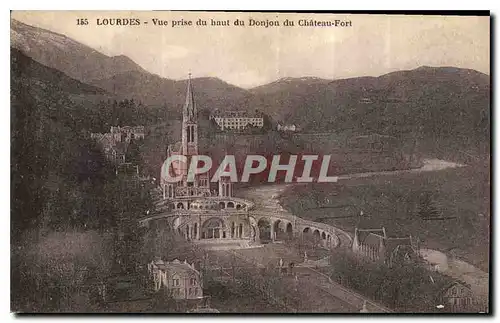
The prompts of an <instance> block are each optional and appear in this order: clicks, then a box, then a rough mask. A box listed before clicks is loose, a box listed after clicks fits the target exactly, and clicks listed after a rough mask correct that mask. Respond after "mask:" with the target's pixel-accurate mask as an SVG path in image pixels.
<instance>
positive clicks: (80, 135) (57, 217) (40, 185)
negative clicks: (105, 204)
mask: <svg viewBox="0 0 500 323" xmlns="http://www.w3.org/2000/svg"><path fill="white" fill-rule="evenodd" d="M101 92H104V91H103V90H100V89H96V88H95V87H93V86H90V85H87V84H83V83H81V82H79V81H77V80H74V79H72V78H70V77H68V76H66V75H65V74H63V73H61V72H60V71H58V70H55V69H52V68H50V67H47V66H43V65H41V64H39V63H37V62H35V61H34V60H32V59H31V58H29V57H26V56H25V55H24V54H23V53H21V52H20V51H18V50H16V49H12V50H11V129H12V132H11V177H12V182H11V192H12V208H11V210H12V216H11V225H12V231H11V232H12V239H13V241H15V240H16V239H19V238H20V234H21V233H22V232H23V231H24V230H26V229H29V228H32V227H37V228H40V229H41V230H44V229H46V228H49V227H50V228H53V229H60V228H61V227H65V226H66V225H69V224H71V225H77V224H82V223H84V222H85V221H87V220H88V219H87V216H89V215H90V214H91V213H86V216H82V214H80V213H79V209H80V208H81V207H84V205H83V204H82V196H83V195H82V187H80V185H79V183H80V181H82V180H88V179H90V178H94V177H95V178H97V177H100V176H103V175H104V174H103V173H102V172H101V170H103V168H102V167H103V165H104V164H105V162H104V160H102V158H101V156H100V153H99V152H97V151H96V150H95V149H94V147H93V144H92V143H91V142H90V140H89V139H87V138H86V135H85V133H86V130H87V127H88V125H89V124H91V123H92V119H91V118H89V117H88V112H89V110H88V109H89V108H88V107H86V106H84V105H81V104H78V103H76V102H75V101H74V100H73V99H72V97H73V96H78V95H79V96H83V97H89V96H92V97H93V96H94V95H95V93H101ZM92 160H93V161H92ZM93 189H95V188H93ZM88 194H89V195H86V196H87V197H88V198H91V199H92V198H93V197H92V194H91V193H88ZM89 205H90V204H89ZM75 216H76V218H75Z"/></svg>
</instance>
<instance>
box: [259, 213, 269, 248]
mask: <svg viewBox="0 0 500 323" xmlns="http://www.w3.org/2000/svg"><path fill="white" fill-rule="evenodd" d="M257 227H258V228H259V238H260V242H263V243H267V242H269V241H271V221H269V219H267V218H261V219H259V221H258V222H257Z"/></svg>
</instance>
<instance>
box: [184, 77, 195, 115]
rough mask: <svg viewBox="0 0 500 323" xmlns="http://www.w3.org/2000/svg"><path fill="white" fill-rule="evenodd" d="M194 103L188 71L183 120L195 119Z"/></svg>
mask: <svg viewBox="0 0 500 323" xmlns="http://www.w3.org/2000/svg"><path fill="white" fill-rule="evenodd" d="M196 114H197V113H196V105H195V103H194V94H193V86H192V84H191V73H189V78H188V84H187V90H186V102H185V103H184V109H183V117H184V122H186V121H188V122H195V121H196Z"/></svg>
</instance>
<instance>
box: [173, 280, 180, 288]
mask: <svg viewBox="0 0 500 323" xmlns="http://www.w3.org/2000/svg"><path fill="white" fill-rule="evenodd" d="M172 283H173V284H172V285H173V286H179V285H180V281H179V278H174V279H172Z"/></svg>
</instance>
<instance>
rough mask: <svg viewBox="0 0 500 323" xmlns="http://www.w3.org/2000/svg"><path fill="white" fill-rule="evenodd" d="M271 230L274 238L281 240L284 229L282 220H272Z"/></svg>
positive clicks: (283, 235) (283, 236)
mask: <svg viewBox="0 0 500 323" xmlns="http://www.w3.org/2000/svg"><path fill="white" fill-rule="evenodd" d="M273 230H274V233H275V235H276V240H282V239H284V238H285V230H284V229H283V221H281V220H280V219H278V220H276V221H274V223H273Z"/></svg>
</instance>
